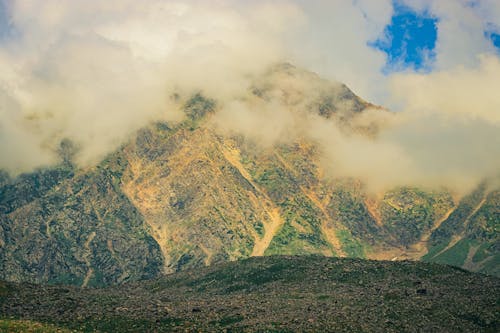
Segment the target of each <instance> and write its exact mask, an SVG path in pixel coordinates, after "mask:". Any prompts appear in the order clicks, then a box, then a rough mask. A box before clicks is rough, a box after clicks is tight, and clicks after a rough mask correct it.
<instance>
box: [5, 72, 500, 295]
mask: <svg viewBox="0 0 500 333" xmlns="http://www.w3.org/2000/svg"><path fill="white" fill-rule="evenodd" d="M276 77H278V79H277V78H276ZM304 77H307V82H308V84H312V87H313V88H309V90H303V88H301V86H300V84H299V83H300V82H302V81H303V80H304ZM285 79H286V80H285ZM282 82H288V83H287V85H286V87H284V88H283V87H281V86H280V85H279V84H282ZM290 82H292V83H290ZM311 82H312V83H311ZM311 89H312V90H313V91H315V92H316V93H315V94H316V95H314V96H313V97H314V98H308V99H307V100H308V101H309V102H308V104H307V105H306V106H305V109H307V110H308V112H310V113H311V114H316V115H320V116H321V117H326V118H330V119H334V120H335V121H337V122H338V123H340V124H342V126H343V128H344V130H346V131H347V130H353V129H355V130H362V131H363V132H364V133H366V135H376V131H377V129H376V127H375V126H368V127H365V128H354V127H353V126H355V125H353V124H356V122H355V120H356V117H358V116H359V115H360V114H362V113H363V110H364V109H365V108H367V107H373V106H371V105H370V104H368V103H367V102H365V101H363V100H361V99H360V98H358V97H357V96H355V95H354V94H353V93H352V92H351V91H349V90H348V89H347V87H345V86H343V85H341V84H337V83H329V82H326V81H323V80H321V79H319V78H318V77H316V76H315V75H314V74H311V73H306V72H302V71H299V70H297V69H295V68H293V67H291V66H288V65H283V66H279V67H277V68H274V69H273V70H271V71H270V73H268V75H267V76H264V78H263V79H261V80H256V83H255V86H254V87H253V90H252V92H251V98H253V99H255V100H260V101H266V100H267V99H269V98H270V96H271V95H272V96H275V95H277V94H278V95H279V96H281V97H280V98H282V99H283V102H284V103H285V104H286V105H289V106H290V109H291V110H294V105H297V104H299V103H303V100H304V99H303V98H301V96H303V95H304V94H306V93H310V91H311ZM311 101H312V102H311ZM183 103H184V105H183V109H184V111H185V113H186V119H185V120H184V121H183V122H181V123H178V124H169V123H163V122H156V123H153V124H151V125H150V126H149V127H147V128H144V129H142V130H141V131H139V132H138V133H137V134H136V135H135V136H134V137H133V138H131V139H130V141H129V142H127V143H125V144H124V145H123V146H122V147H121V148H120V149H118V150H117V151H115V152H114V153H112V154H110V155H109V156H108V157H107V158H106V159H105V160H103V161H102V162H101V163H100V164H99V165H97V166H96V167H92V168H86V169H80V168H77V167H75V166H74V165H73V164H72V157H71V156H72V154H73V153H72V147H71V143H69V142H67V141H63V143H62V146H61V157H62V158H61V160H62V162H61V164H60V165H59V166H56V167H53V168H50V169H44V170H38V171H36V172H33V173H31V174H24V175H21V176H20V177H17V178H15V179H12V178H10V177H9V176H8V175H6V174H0V277H1V278H2V279H6V280H10V281H29V282H50V283H71V284H76V285H82V286H98V285H107V284H112V283H122V282H125V281H134V280H140V279H144V278H151V277H155V276H158V275H161V274H162V273H171V272H176V271H180V270H183V269H187V268H193V267H201V266H204V265H208V264H212V263H217V262H224V261H230V260H235V259H240V258H247V257H249V256H261V255H273V254H289V255H294V254H323V255H327V256H340V257H344V256H346V257H360V258H375V259H415V260H418V259H420V258H422V257H423V259H424V260H427V261H436V262H441V263H450V264H454V265H457V266H461V267H465V268H467V269H470V270H474V271H481V272H487V273H491V274H496V275H500V272H499V267H500V265H499V259H500V257H499V255H500V254H499V249H500V247H499V237H498V235H499V233H498V231H499V230H498V229H499V225H500V192H499V191H498V190H494V189H492V188H490V187H488V186H486V185H482V186H481V187H479V188H478V189H477V190H476V191H474V192H473V193H471V194H470V195H468V196H466V197H464V198H463V199H461V200H459V201H457V200H456V199H454V197H453V196H452V195H451V194H450V193H448V192H446V191H445V190H442V191H434V192H429V191H423V190H420V189H418V188H410V187H403V188H397V189H393V190H391V191H389V192H387V193H383V194H380V195H379V196H373V195H369V194H368V193H367V191H366V190H365V188H364V185H363V184H361V183H360V182H359V181H357V180H354V179H331V178H329V177H326V176H325V175H324V171H323V170H322V168H321V165H320V151H318V147H317V146H316V145H315V144H314V143H313V142H308V141H307V140H303V139H296V140H292V141H291V142H287V143H282V144H277V145H274V146H272V147H268V148H265V149H262V148H257V147H256V146H255V145H254V144H253V143H252V141H251V140H249V139H247V138H244V137H242V136H238V135H231V134H222V133H221V132H220V131H217V130H216V129H215V128H214V126H213V125H212V122H211V119H212V118H213V115H214V113H215V112H216V111H217V105H216V102H215V101H213V100H211V99H209V98H206V97H204V96H202V95H200V94H196V95H194V96H192V97H191V98H189V99H187V100H186V101H185V102H183ZM291 112H293V111H291Z"/></svg>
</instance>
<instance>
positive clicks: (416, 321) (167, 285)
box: [0, 256, 500, 332]
mask: <svg viewBox="0 0 500 333" xmlns="http://www.w3.org/2000/svg"><path fill="white" fill-rule="evenodd" d="M499 304H500V279H498V278H496V277H492V276H487V275H482V274H475V273H470V272H467V271H464V270H461V269H458V268H454V267H450V266H441V265H438V264H428V263H420V262H410V261H403V262H388V261H366V260H359V259H336V258H325V257H319V256H286V257H281V256H280V257H257V258H251V259H247V260H242V261H237V262H230V263H226V264H221V265H214V266H211V267H207V268H204V269H198V270H190V271H185V272H181V273H176V274H172V275H169V276H166V277H163V278H160V279H156V280H150V281H145V282H138V283H133V284H125V285H120V286H114V287H109V288H105V289H99V288H95V289H94V288H77V287H71V286H42V285H32V284H15V283H6V282H2V283H1V284H0V318H1V319H0V331H2V332H3V331H5V332H21V331H30V330H31V331H34V332H66V331H83V332H94V331H99V332H148V331H149V332H168V331H188V332H197V331H203V332H206V331H217V332H220V331H227V332H240V331H243V332H256V331H257V332H294V331H310V332H327V331H331V332H339V331H340V332H361V331H366V332H405V331H406V332H408V331H409V332H411V331H420V332H497V331H498V329H499V328H500V311H499V310H500V307H499Z"/></svg>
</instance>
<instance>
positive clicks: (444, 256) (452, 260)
mask: <svg viewBox="0 0 500 333" xmlns="http://www.w3.org/2000/svg"><path fill="white" fill-rule="evenodd" d="M472 244H473V243H472V242H471V240H469V239H461V240H460V241H458V242H457V243H456V244H455V245H453V246H452V247H451V248H449V249H448V250H447V251H445V252H443V253H441V254H439V255H437V256H434V257H432V262H437V263H441V264H448V265H453V266H458V267H460V266H462V265H463V264H464V262H465V259H466V258H467V254H468V253H469V250H470V247H471V245H472Z"/></svg>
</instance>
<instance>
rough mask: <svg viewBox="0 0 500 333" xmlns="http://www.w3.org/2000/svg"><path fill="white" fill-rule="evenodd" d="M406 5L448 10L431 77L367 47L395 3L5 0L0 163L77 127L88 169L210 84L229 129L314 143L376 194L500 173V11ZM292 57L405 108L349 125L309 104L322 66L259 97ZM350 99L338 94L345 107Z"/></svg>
mask: <svg viewBox="0 0 500 333" xmlns="http://www.w3.org/2000/svg"><path fill="white" fill-rule="evenodd" d="M0 1H1V0H0ZM404 2H405V3H406V4H407V5H409V6H411V7H412V8H414V9H415V10H427V11H428V12H429V13H430V14H431V15H434V16H436V17H437V18H439V20H438V27H437V28H438V40H437V43H436V61H435V64H434V65H433V71H431V72H430V73H416V72H412V71H408V72H401V73H397V74H388V75H386V74H383V73H382V68H383V67H384V65H385V62H386V55H385V54H384V53H383V52H381V51H379V50H376V49H374V48H372V47H370V46H369V45H370V44H369V42H371V41H374V40H376V39H380V38H383V32H384V27H385V26H386V25H387V24H389V22H390V20H391V16H392V14H393V9H392V2H391V1H389V0H387V1H382V2H379V1H377V5H376V6H375V5H374V2H373V1H353V2H348V1H302V0H295V1H272V2H269V1H252V2H246V1H237V0H227V1H225V0H219V1H213V2H210V3H208V2H206V1H201V0H199V1H196V0H192V1H161V0H151V1H147V2H145V3H139V2H137V1H132V0H123V1H106V2H102V1H69V0H66V1H56V0H47V1H43V2H24V1H9V0H3V2H2V4H3V7H4V8H5V9H4V13H3V14H2V15H0V18H3V22H2V23H1V24H0V28H2V29H3V30H4V31H3V32H2V33H1V34H0V113H1V116H0V156H1V157H2V158H1V160H0V168H1V169H6V170H8V171H9V172H10V173H12V174H18V173H20V172H26V171H31V170H33V169H34V168H37V167H44V166H48V165H51V164H54V163H57V153H56V151H57V147H58V145H59V143H60V141H61V140H62V139H64V138H69V139H71V140H73V141H74V142H75V143H76V144H77V145H78V146H79V147H80V152H79V154H78V156H77V162H78V164H79V165H81V166H88V165H92V164H93V163H96V162H97V161H99V160H100V159H101V158H103V157H104V156H105V155H106V154H107V153H109V152H110V151H112V150H113V149H116V148H117V147H118V146H119V145H120V144H122V143H123V142H124V141H125V140H126V139H127V138H128V137H129V136H130V135H131V134H132V133H134V132H135V131H136V130H138V129H139V128H141V127H143V126H145V125H147V124H148V123H149V122H151V121H153V120H165V121H171V122H176V121H180V120H181V119H182V117H183V113H182V112H181V110H180V109H179V106H178V105H177V104H176V103H175V101H173V100H172V98H171V96H172V94H174V93H178V94H181V95H182V96H189V95H190V94H192V93H194V92H198V91H201V92H203V93H204V94H205V95H207V96H209V97H211V98H214V99H216V100H217V102H218V111H217V115H216V117H215V118H214V124H215V125H216V126H217V128H218V129H219V130H222V131H232V132H236V133H238V134H242V135H244V136H247V137H249V138H251V139H252V140H254V141H255V142H257V143H258V144H259V145H261V146H269V145H273V144H276V143H282V142H288V141H290V140H295V139H297V138H298V137H301V138H307V139H310V140H314V141H315V142H316V143H317V144H318V145H319V147H320V151H322V153H323V163H324V165H325V166H326V167H327V170H329V172H330V173H331V175H332V176H333V177H356V178H359V179H362V180H363V181H364V182H365V183H366V184H368V186H369V187H371V188H372V189H373V190H375V191H379V190H383V189H386V188H388V187H392V186H400V185H420V186H422V185H423V186H448V187H451V188H454V189H456V190H459V191H460V190H463V189H469V188H471V187H472V186H474V185H475V184H477V183H478V182H479V181H481V180H482V179H484V178H488V177H497V176H498V172H499V170H500V148H499V147H500V135H499V134H498V133H500V128H499V127H500V95H499V94H498V93H497V92H496V90H497V89H495V88H496V87H500V60H499V55H498V52H497V51H496V50H495V48H494V47H493V46H492V44H491V41H489V40H488V38H487V37H486V35H485V34H484V29H485V28H486V26H488V27H489V29H491V27H492V26H493V27H496V25H495V24H498V22H495V20H496V19H497V17H496V16H495V15H492V14H491V13H494V12H498V10H499V8H500V6H499V5H498V4H497V3H496V2H494V1H493V2H488V1H485V2H481V3H480V4H478V5H476V6H471V5H470V4H467V1H454V0H453V1H452V0H444V1H439V2H432V1H425V0H415V1H409V0H408V1H404ZM458 35H460V36H464V38H457V36H458ZM282 62H290V63H293V64H296V65H297V66H299V67H303V68H305V69H307V70H312V71H314V72H316V73H318V74H319V75H320V76H321V77H324V78H327V79H330V80H338V81H340V82H343V83H345V84H347V85H348V86H349V87H350V88H351V89H353V91H354V92H355V93H357V94H358V95H360V96H361V97H363V98H365V99H367V100H369V101H371V102H375V103H377V104H382V105H384V106H386V107H388V108H390V109H391V110H392V111H394V113H388V112H386V111H381V110H371V111H366V112H364V114H363V115H361V116H358V117H356V118H355V119H354V120H352V121H355V122H358V123H361V122H369V123H370V124H372V125H374V126H375V125H376V126H377V128H379V131H378V134H377V136H376V137H373V136H366V135H359V134H356V133H351V134H349V133H347V132H346V131H344V130H342V129H341V127H339V125H338V122H336V120H335V118H332V119H325V118H323V117H319V116H316V115H311V113H308V112H307V110H309V109H310V108H311V105H313V104H314V103H315V101H317V99H318V98H321V97H322V94H323V93H326V92H325V91H322V90H321V89H322V87H324V86H325V85H326V86H328V85H327V84H326V83H324V82H323V81H321V80H320V79H319V78H317V77H315V78H314V79H312V77H311V76H309V75H305V76H304V77H302V76H299V77H298V78H295V79H290V78H289V77H287V76H283V77H278V78H275V80H274V81H273V84H274V86H275V87H277V86H279V87H281V88H279V89H275V90H273V91H272V94H271V95H269V96H268V98H267V99H259V98H256V97H255V96H253V97H252V95H251V94H249V91H250V89H251V87H252V86H253V85H255V83H256V81H258V80H259V78H261V77H262V76H263V75H264V74H265V73H266V72H267V71H268V70H269V68H272V66H274V65H275V64H277V63H282ZM318 82H322V83H321V84H318ZM329 87H330V88H331V91H335V89H341V85H340V84H338V83H332V84H331V85H330V86H329ZM332 87H333V88H332ZM330 88H329V89H330ZM339 91H340V90H339ZM351 107H352V105H349V103H347V104H346V103H344V104H342V105H340V104H339V108H340V112H343V110H344V111H346V110H347V111H349V109H350V108H351Z"/></svg>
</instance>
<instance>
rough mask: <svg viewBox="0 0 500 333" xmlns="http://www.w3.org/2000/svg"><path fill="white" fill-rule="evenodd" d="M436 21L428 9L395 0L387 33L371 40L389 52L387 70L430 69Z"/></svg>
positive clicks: (386, 29)
mask: <svg viewBox="0 0 500 333" xmlns="http://www.w3.org/2000/svg"><path fill="white" fill-rule="evenodd" d="M437 22H438V20H437V18H434V17H432V16H431V15H430V14H429V13H427V12H422V13H417V12H415V11H413V10H412V9H411V8H409V7H407V6H405V5H403V4H401V3H399V2H397V1H395V2H394V15H393V17H392V19H391V23H390V25H388V26H387V27H386V28H385V30H384V36H383V37H382V38H379V39H378V40H376V41H375V42H374V43H372V44H371V45H372V46H373V47H375V48H378V49H380V50H382V51H384V52H385V53H386V54H387V64H386V68H385V69H384V72H392V71H397V70H402V69H406V68H413V69H415V70H424V71H425V70H429V69H430V67H431V65H432V61H433V59H434V57H435V53H434V48H435V45H436V40H437V27H436V24H437Z"/></svg>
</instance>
